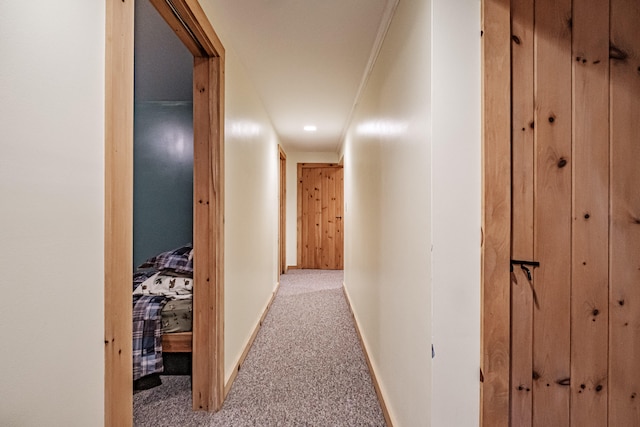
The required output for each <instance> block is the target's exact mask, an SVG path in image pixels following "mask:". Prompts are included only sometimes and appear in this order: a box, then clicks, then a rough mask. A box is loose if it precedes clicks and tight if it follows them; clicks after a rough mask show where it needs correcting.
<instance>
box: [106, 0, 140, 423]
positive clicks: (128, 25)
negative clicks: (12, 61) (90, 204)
mask: <svg viewBox="0 0 640 427" xmlns="http://www.w3.org/2000/svg"><path fill="white" fill-rule="evenodd" d="M133 17H134V3H133V2H132V1H127V2H123V1H116V0H108V1H107V2H106V46H105V242H104V244H105V248H104V274H105V277H104V292H105V294H104V300H105V302H104V304H105V308H104V310H105V325H104V334H105V335H104V343H105V384H104V385H105V408H104V409H105V425H106V426H130V425H131V424H132V422H133V397H132V391H131V390H132V387H133V380H132V378H133V373H132V371H133V368H132V357H131V352H132V340H131V334H132V314H131V313H132V312H131V260H132V259H133V243H132V242H133V216H132V212H133V32H134V31H133V29H134V19H133Z"/></svg>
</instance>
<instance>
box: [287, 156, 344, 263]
mask: <svg viewBox="0 0 640 427" xmlns="http://www.w3.org/2000/svg"><path fill="white" fill-rule="evenodd" d="M285 153H286V155H287V218H286V219H287V230H286V231H287V267H288V266H296V265H298V163H338V162H339V161H340V159H339V157H338V154H337V153H331V152H328V153H314V152H296V151H291V152H289V151H286V149H285Z"/></svg>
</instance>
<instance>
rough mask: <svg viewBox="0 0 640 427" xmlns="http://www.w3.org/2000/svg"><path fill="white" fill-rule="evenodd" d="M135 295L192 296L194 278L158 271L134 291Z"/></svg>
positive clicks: (176, 297) (178, 297) (177, 297)
mask: <svg viewBox="0 0 640 427" xmlns="http://www.w3.org/2000/svg"><path fill="white" fill-rule="evenodd" d="M133 294H134V295H165V296H169V297H172V298H175V299H180V298H191V295H192V294H193V279H191V278H190V277H180V276H168V275H165V274H161V273H156V274H154V275H153V276H151V277H149V278H148V279H147V280H145V281H144V282H142V283H141V284H140V286H138V287H137V288H136V290H135V291H133Z"/></svg>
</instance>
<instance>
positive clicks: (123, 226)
mask: <svg viewBox="0 0 640 427" xmlns="http://www.w3.org/2000/svg"><path fill="white" fill-rule="evenodd" d="M138 1H145V0H138ZM150 2H151V3H152V4H153V5H154V7H155V8H156V9H157V10H158V12H159V13H160V15H161V16H162V17H163V18H164V20H165V21H166V22H167V24H168V25H169V26H170V27H171V28H172V29H173V30H174V32H175V33H176V35H177V36H178V37H179V38H180V40H181V41H182V42H183V43H184V44H185V46H186V47H187V48H188V49H189V51H190V52H191V53H192V54H193V56H194V62H193V80H194V84H193V117H194V119H193V125H194V126H193V127H194V129H193V132H194V201H193V202H194V205H193V211H194V223H193V228H194V242H193V245H194V252H195V254H194V280H195V281H196V282H199V283H207V284H208V285H209V286H199V287H196V288H195V289H194V315H193V317H194V326H193V374H192V391H193V409H194V410H207V411H214V410H217V409H219V408H220V407H221V405H222V401H223V399H224V360H223V356H224V335H223V333H224V330H223V316H224V311H223V308H224V306H223V269H224V253H223V250H224V234H223V213H224V129H223V126H224V47H223V46H222V44H221V42H220V40H219V39H218V37H217V35H216V33H215V31H214V30H213V27H212V26H211V24H210V22H209V21H208V18H207V16H206V14H205V13H204V11H203V10H202V8H201V7H200V5H199V3H198V2H197V1H195V0H150ZM133 34H134V2H132V1H130V2H125V1H117V0H107V3H106V49H105V82H106V88H105V255H104V256H105V284H104V286H105V336H104V343H105V425H119V426H127V425H131V424H132V418H133V403H132V395H131V390H132V366H131V342H132V336H131V263H132V259H133V251H132V241H133V225H132V222H133V221H132V217H133V203H132V199H133V55H134V52H133Z"/></svg>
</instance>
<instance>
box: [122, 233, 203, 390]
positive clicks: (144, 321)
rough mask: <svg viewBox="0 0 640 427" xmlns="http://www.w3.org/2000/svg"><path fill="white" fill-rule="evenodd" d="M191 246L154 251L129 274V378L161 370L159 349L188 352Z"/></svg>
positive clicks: (165, 351)
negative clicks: (130, 344)
mask: <svg viewBox="0 0 640 427" xmlns="http://www.w3.org/2000/svg"><path fill="white" fill-rule="evenodd" d="M192 325H193V247H192V245H191V244H187V245H184V246H181V247H179V248H176V249H173V250H171V251H167V252H163V253H160V254H158V255H155V256H153V257H151V258H149V259H148V260H146V261H145V262H144V263H142V264H141V265H140V266H139V267H138V269H137V270H136V272H135V273H134V275H133V380H134V384H135V383H136V381H138V380H141V379H144V378H145V377H149V376H152V375H157V374H159V373H161V372H163V371H164V363H163V357H162V354H163V353H190V352H191V350H192Z"/></svg>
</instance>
